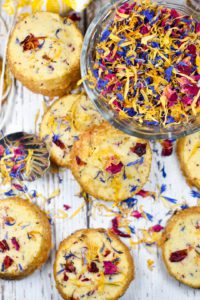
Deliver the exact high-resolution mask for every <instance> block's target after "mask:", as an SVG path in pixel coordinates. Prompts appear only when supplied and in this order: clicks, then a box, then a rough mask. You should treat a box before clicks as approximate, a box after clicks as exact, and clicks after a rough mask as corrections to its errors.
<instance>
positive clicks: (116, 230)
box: [111, 217, 130, 238]
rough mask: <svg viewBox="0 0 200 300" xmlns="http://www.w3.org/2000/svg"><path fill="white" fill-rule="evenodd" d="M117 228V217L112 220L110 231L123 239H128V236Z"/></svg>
mask: <svg viewBox="0 0 200 300" xmlns="http://www.w3.org/2000/svg"><path fill="white" fill-rule="evenodd" d="M118 227H119V217H115V218H114V219H112V229H111V230H112V232H113V233H115V234H116V235H119V236H121V237H124V238H129V237H130V234H127V233H124V232H122V231H121V230H119V229H118Z"/></svg>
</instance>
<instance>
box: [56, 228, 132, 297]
mask: <svg viewBox="0 0 200 300" xmlns="http://www.w3.org/2000/svg"><path fill="white" fill-rule="evenodd" d="M54 278H55V281H56V287H57V289H58V291H59V293H60V294H61V296H62V297H63V298H64V299H66V300H69V299H72V298H73V299H87V300H88V299H91V300H92V299H102V300H116V299H118V298H119V297H121V296H122V295H123V294H124V293H125V291H126V290H127V288H128V286H129V284H130V283H131V281H132V280H133V278H134V263H133V258H132V257H131V254H130V251H129V249H128V247H127V246H126V245H125V244H123V243H122V242H121V240H120V239H119V238H118V237H117V236H116V235H114V234H113V233H111V232H110V231H106V230H105V229H82V230H79V231H76V232H75V233H74V234H72V235H71V236H69V237H68V238H67V239H65V240H64V241H62V243H61V244H60V246H59V249H58V251H57V254H56V260H55V263H54Z"/></svg>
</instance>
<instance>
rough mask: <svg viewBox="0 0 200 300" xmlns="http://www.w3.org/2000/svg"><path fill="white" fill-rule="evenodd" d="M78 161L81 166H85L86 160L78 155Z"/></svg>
mask: <svg viewBox="0 0 200 300" xmlns="http://www.w3.org/2000/svg"><path fill="white" fill-rule="evenodd" d="M76 163H77V165H79V166H85V165H86V162H84V161H83V160H82V159H81V158H80V157H79V156H76Z"/></svg>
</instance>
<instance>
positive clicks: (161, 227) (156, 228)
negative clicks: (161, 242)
mask: <svg viewBox="0 0 200 300" xmlns="http://www.w3.org/2000/svg"><path fill="white" fill-rule="evenodd" d="M163 228H164V227H163V226H161V225H160V224H156V225H154V226H152V227H151V228H150V229H149V230H150V231H152V232H160V231H161V230H163Z"/></svg>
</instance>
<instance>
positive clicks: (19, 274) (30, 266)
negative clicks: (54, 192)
mask: <svg viewBox="0 0 200 300" xmlns="http://www.w3.org/2000/svg"><path fill="white" fill-rule="evenodd" d="M50 249H51V228H50V224H49V221H48V218H47V216H46V215H45V213H44V212H43V211H41V210H40V209H39V207H38V206H36V205H34V204H32V203H30V202H28V201H27V200H23V199H20V198H14V197H13V198H8V199H5V200H0V278H2V279H21V278H23V277H26V276H28V275H29V274H31V273H32V272H34V271H35V270H36V269H38V268H40V267H41V266H42V264H44V263H45V262H46V260H47V259H48V256H49V252H50Z"/></svg>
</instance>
